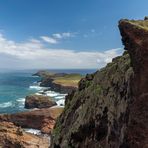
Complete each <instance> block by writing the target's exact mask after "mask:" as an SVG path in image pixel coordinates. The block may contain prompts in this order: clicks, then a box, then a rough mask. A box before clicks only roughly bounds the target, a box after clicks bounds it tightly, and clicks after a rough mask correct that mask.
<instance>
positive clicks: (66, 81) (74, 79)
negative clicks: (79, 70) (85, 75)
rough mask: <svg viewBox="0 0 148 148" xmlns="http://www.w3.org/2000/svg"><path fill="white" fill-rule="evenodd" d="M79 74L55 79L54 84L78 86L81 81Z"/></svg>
mask: <svg viewBox="0 0 148 148" xmlns="http://www.w3.org/2000/svg"><path fill="white" fill-rule="evenodd" d="M81 78H82V76H81V75H80V74H68V75H65V76H63V77H55V78H54V83H56V84H61V85H63V86H74V87H77V86H78V82H79V81H80V80H81Z"/></svg>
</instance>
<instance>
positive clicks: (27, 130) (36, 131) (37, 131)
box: [24, 128, 41, 135]
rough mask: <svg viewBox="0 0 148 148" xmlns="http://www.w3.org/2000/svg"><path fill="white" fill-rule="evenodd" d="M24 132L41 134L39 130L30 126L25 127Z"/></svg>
mask: <svg viewBox="0 0 148 148" xmlns="http://www.w3.org/2000/svg"><path fill="white" fill-rule="evenodd" d="M24 130H25V132H27V133H31V134H35V135H41V131H40V130H37V129H32V128H25V129H24Z"/></svg>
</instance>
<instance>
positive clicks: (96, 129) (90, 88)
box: [51, 20, 148, 148]
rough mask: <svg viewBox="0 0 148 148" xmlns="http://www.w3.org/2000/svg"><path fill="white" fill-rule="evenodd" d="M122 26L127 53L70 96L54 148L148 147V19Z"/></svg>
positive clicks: (90, 78)
mask: <svg viewBox="0 0 148 148" xmlns="http://www.w3.org/2000/svg"><path fill="white" fill-rule="evenodd" d="M119 28H120V31H121V35H122V40H123V43H124V45H125V49H126V50H127V51H126V52H125V53H124V54H123V56H121V57H117V58H115V59H113V61H112V63H109V64H108V65H107V66H106V67H105V68H103V69H101V70H99V71H97V72H96V73H94V74H92V75H87V76H86V77H85V78H83V79H82V80H81V81H80V83H79V88H78V90H77V91H76V92H75V93H72V94H71V95H69V96H68V97H67V99H66V106H65V109H64V112H63V113H62V114H61V116H60V117H59V118H58V120H57V122H56V126H55V128H54V131H53V134H52V141H51V147H52V148H67V147H73V148H147V147H148V126H147V125H148V21H129V20H122V21H120V23H119Z"/></svg>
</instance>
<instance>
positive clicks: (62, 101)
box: [56, 99, 65, 106]
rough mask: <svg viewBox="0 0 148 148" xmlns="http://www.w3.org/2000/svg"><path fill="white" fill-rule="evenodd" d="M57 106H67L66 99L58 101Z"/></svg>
mask: <svg viewBox="0 0 148 148" xmlns="http://www.w3.org/2000/svg"><path fill="white" fill-rule="evenodd" d="M56 103H57V106H65V99H61V100H59V101H56Z"/></svg>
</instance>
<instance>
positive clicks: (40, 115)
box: [0, 107, 63, 134]
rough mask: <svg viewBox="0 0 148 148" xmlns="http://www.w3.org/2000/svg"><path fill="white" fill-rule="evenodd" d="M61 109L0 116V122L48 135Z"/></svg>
mask: <svg viewBox="0 0 148 148" xmlns="http://www.w3.org/2000/svg"><path fill="white" fill-rule="evenodd" d="M62 111H63V108H62V107H55V108H47V109H38V110H33V111H27V112H20V113H15V114H4V115H0V121H9V122H13V123H14V124H15V125H18V126H21V127H23V128H34V129H39V130H41V132H43V133H46V134H50V132H51V130H52V129H53V127H54V124H55V120H56V118H57V117H58V116H59V115H60V114H61V113H62Z"/></svg>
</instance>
